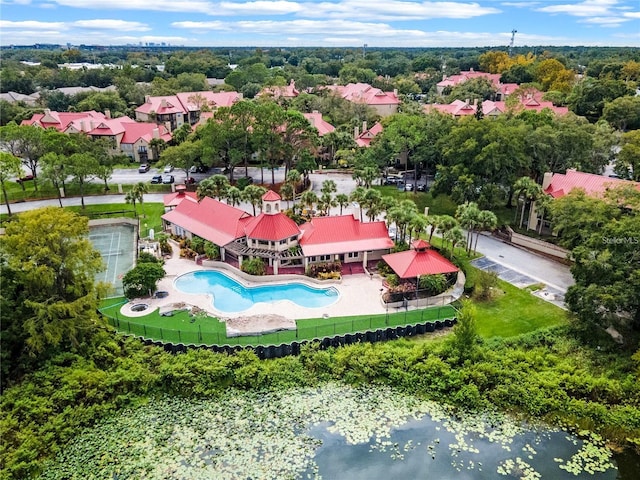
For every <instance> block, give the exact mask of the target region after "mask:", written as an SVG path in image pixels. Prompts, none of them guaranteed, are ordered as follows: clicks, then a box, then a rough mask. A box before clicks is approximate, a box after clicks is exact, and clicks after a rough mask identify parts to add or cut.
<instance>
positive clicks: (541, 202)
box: [535, 195, 551, 235]
mask: <svg viewBox="0 0 640 480" xmlns="http://www.w3.org/2000/svg"><path fill="white" fill-rule="evenodd" d="M535 206H536V211H537V212H539V213H540V220H538V225H539V227H538V235H542V224H543V223H544V216H545V215H546V214H547V213H548V212H549V210H550V208H551V197H550V196H549V195H540V197H538V199H537V200H536V203H535Z"/></svg>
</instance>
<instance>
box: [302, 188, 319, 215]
mask: <svg viewBox="0 0 640 480" xmlns="http://www.w3.org/2000/svg"><path fill="white" fill-rule="evenodd" d="M300 203H301V204H302V205H304V206H305V207H308V209H309V210H313V205H314V204H316V203H318V196H317V195H316V194H315V192H313V191H312V190H307V191H306V192H304V193H303V194H302V195H301V196H300Z"/></svg>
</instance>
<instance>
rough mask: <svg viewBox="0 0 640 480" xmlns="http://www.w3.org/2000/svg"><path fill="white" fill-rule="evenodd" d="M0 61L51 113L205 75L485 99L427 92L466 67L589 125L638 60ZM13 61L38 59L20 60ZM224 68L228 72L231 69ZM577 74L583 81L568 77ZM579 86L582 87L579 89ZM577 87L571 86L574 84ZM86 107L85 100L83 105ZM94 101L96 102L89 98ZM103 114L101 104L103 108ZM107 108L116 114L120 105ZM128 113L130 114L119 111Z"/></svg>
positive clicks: (198, 83)
mask: <svg viewBox="0 0 640 480" xmlns="http://www.w3.org/2000/svg"><path fill="white" fill-rule="evenodd" d="M3 53H4V54H5V55H4V56H3V58H2V60H0V71H1V74H2V85H1V86H0V88H1V90H2V92H8V91H14V92H18V93H21V94H31V93H33V92H36V91H39V92H40V100H39V107H40V108H50V109H53V110H58V111H65V110H67V109H81V106H79V105H78V104H79V103H80V102H82V101H86V100H87V97H88V96H92V95H95V94H91V93H89V94H85V93H83V94H78V95H65V94H63V93H61V92H59V91H55V89H57V88H60V87H73V86H96V87H106V86H108V85H115V86H116V87H117V93H116V95H117V96H118V97H120V101H121V102H123V105H125V106H135V105H139V104H140V103H142V101H144V96H145V95H170V94H173V93H176V92H178V91H197V90H201V89H207V88H208V86H207V85H206V83H205V78H207V77H209V78H218V79H224V80H225V83H224V84H223V85H218V86H216V87H215V88H217V89H235V90H236V91H239V92H241V93H243V94H244V96H245V97H246V98H253V97H254V96H255V95H256V94H257V93H258V92H259V91H260V89H261V88H262V87H264V86H272V85H285V84H287V83H289V82H290V81H291V80H293V81H295V83H296V85H297V87H298V89H299V90H300V91H301V92H302V91H305V90H307V89H309V88H314V87H317V86H319V85H325V84H328V83H334V82H340V83H343V84H346V83H349V82H367V83H370V84H372V85H373V86H374V87H378V88H381V89H383V90H392V89H396V90H397V91H398V92H399V93H400V94H402V95H407V96H409V97H412V98H413V97H415V96H416V95H420V96H421V98H422V99H423V100H424V101H428V102H432V101H436V100H437V101H451V100H452V99H454V98H461V99H464V98H465V96H466V97H467V98H469V93H471V94H472V95H473V94H475V98H485V99H486V98H490V97H491V95H492V94H495V92H492V91H491V89H490V88H489V89H486V88H485V89H484V90H483V91H481V92H479V93H480V95H478V94H477V92H474V91H471V92H469V86H467V87H461V88H460V89H458V90H459V91H456V89H453V90H454V91H453V92H452V91H450V90H447V91H446V92H445V93H446V95H445V96H444V97H442V96H440V95H439V94H438V93H437V91H436V88H435V85H436V83H437V82H439V81H440V80H441V79H442V76H443V75H451V74H455V73H458V72H460V71H465V70H470V69H475V70H480V69H482V70H484V71H488V72H491V73H499V74H502V81H503V82H510V83H520V84H522V83H524V84H530V83H531V84H534V85H535V86H536V87H538V88H539V89H540V90H542V91H545V92H548V93H547V95H548V98H549V99H550V100H552V101H553V102H554V103H556V104H562V105H568V106H569V107H570V108H571V110H572V111H574V112H575V113H577V114H579V115H583V116H586V117H587V118H588V119H589V120H590V121H596V120H597V119H598V118H600V117H601V116H602V113H603V112H602V110H603V107H604V104H605V102H610V101H613V100H615V99H616V98H619V97H623V96H626V95H631V94H633V92H634V90H635V86H636V85H637V82H638V80H639V77H640V68H639V66H640V55H638V53H637V50H635V49H631V48H627V49H625V48H615V49H607V48H602V49H597V48H590V49H584V48H570V47H566V48H534V49H531V48H521V49H515V51H514V55H513V56H509V55H508V54H507V53H506V52H505V51H502V50H499V49H486V48H485V49H481V48H474V49H369V50H367V51H365V52H363V51H361V50H359V49H348V48H342V49H340V48H326V49H320V48H315V49H303V48H294V49H225V50H221V49H199V50H197V49H186V50H183V49H177V50H168V49H167V50H162V51H157V50H150V51H137V50H135V49H132V50H125V49H120V50H107V51H95V50H90V51H89V50H79V49H67V50H62V49H60V50H22V49H19V50H6V49H5V50H4V51H3ZM21 61H31V62H35V63H38V62H39V64H38V65H33V64H29V65H27V64H23V63H20V62H21ZM79 61H85V62H93V63H100V62H102V63H105V64H108V65H110V66H109V67H107V68H103V69H86V68H84V69H78V70H70V69H67V68H59V67H58V65H59V64H63V63H66V62H79ZM231 65H233V69H232V68H231ZM577 75H584V76H585V78H586V79H588V80H589V81H588V82H587V83H585V84H584V85H583V82H581V81H576V78H578V77H577ZM580 85H582V86H580ZM579 86H580V87H579ZM85 103H86V102H85ZM94 104H95V102H94ZM18 107H21V109H20V108H16V106H9V105H4V104H3V110H6V112H5V113H3V115H2V124H4V123H6V122H7V121H9V120H11V119H14V120H20V119H23V118H25V116H27V115H28V114H29V112H28V111H25V110H24V109H25V108H26V107H25V106H24V105H18ZM103 108H110V107H103ZM113 110H114V111H118V112H122V111H123V109H122V107H121V108H120V109H113ZM125 113H130V112H125Z"/></svg>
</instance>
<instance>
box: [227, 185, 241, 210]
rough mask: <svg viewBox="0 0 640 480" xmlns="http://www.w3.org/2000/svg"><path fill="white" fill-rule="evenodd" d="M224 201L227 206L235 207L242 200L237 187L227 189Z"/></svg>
mask: <svg viewBox="0 0 640 480" xmlns="http://www.w3.org/2000/svg"><path fill="white" fill-rule="evenodd" d="M226 200H227V203H228V204H229V205H231V206H232V207H235V206H236V205H239V204H240V201H241V200H242V192H241V191H240V189H239V188H238V187H229V188H228V189H227V193H226Z"/></svg>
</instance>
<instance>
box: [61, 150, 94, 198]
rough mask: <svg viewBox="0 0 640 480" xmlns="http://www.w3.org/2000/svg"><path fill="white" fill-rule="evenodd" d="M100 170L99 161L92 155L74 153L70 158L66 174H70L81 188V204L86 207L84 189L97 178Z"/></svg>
mask: <svg viewBox="0 0 640 480" xmlns="http://www.w3.org/2000/svg"><path fill="white" fill-rule="evenodd" d="M99 169H100V164H99V163H98V160H96V158H95V157H94V156H93V155H91V154H90V153H74V154H73V155H71V156H70V157H68V160H67V163H66V165H65V172H67V173H69V175H71V176H72V177H73V179H74V181H76V182H77V183H78V185H79V186H80V203H81V204H82V208H83V209H84V208H85V205H84V189H85V187H86V185H87V183H88V182H89V181H90V180H91V179H92V178H93V177H95V176H97V174H98V172H99Z"/></svg>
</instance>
